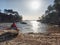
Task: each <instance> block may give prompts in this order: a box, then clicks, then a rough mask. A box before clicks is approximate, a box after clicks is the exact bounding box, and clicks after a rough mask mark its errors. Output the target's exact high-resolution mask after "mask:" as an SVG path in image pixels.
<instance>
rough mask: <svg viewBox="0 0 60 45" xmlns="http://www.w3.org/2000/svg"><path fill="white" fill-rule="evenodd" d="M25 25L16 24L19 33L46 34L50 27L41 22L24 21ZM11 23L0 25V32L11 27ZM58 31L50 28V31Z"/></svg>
mask: <svg viewBox="0 0 60 45" xmlns="http://www.w3.org/2000/svg"><path fill="white" fill-rule="evenodd" d="M24 22H26V23H27V24H21V23H19V22H18V23H16V25H17V27H18V29H19V30H20V32H22V33H30V32H33V33H46V32H48V31H47V29H48V28H49V27H52V26H50V25H47V24H44V23H41V22H37V21H24ZM11 24H12V23H0V30H3V29H4V28H8V27H10V26H11ZM56 29H57V30H60V27H59V28H56V27H54V29H52V28H51V30H54V31H55V30H56Z"/></svg>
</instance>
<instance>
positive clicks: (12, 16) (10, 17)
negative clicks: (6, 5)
mask: <svg viewBox="0 0 60 45" xmlns="http://www.w3.org/2000/svg"><path fill="white" fill-rule="evenodd" d="M20 21H22V16H21V15H19V13H18V12H17V11H13V10H12V9H4V13H2V12H0V22H20Z"/></svg>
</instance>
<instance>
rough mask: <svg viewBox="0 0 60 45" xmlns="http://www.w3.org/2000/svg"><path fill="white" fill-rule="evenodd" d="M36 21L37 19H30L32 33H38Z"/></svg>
mask: <svg viewBox="0 0 60 45" xmlns="http://www.w3.org/2000/svg"><path fill="white" fill-rule="evenodd" d="M38 24H39V23H38V22H37V21H31V25H32V30H33V32H34V33H38V27H39V26H38Z"/></svg>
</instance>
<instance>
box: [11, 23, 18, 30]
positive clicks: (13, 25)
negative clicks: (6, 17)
mask: <svg viewBox="0 0 60 45" xmlns="http://www.w3.org/2000/svg"><path fill="white" fill-rule="evenodd" d="M11 29H15V30H18V29H17V26H16V24H15V23H14V22H13V24H12V25H11Z"/></svg>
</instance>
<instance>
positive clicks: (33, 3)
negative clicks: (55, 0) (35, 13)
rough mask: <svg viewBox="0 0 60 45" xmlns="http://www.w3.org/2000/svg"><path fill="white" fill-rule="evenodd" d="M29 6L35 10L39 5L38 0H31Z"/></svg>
mask: <svg viewBox="0 0 60 45" xmlns="http://www.w3.org/2000/svg"><path fill="white" fill-rule="evenodd" d="M29 7H30V9H32V10H37V9H39V7H40V2H39V1H31V2H30V4H29Z"/></svg>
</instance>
